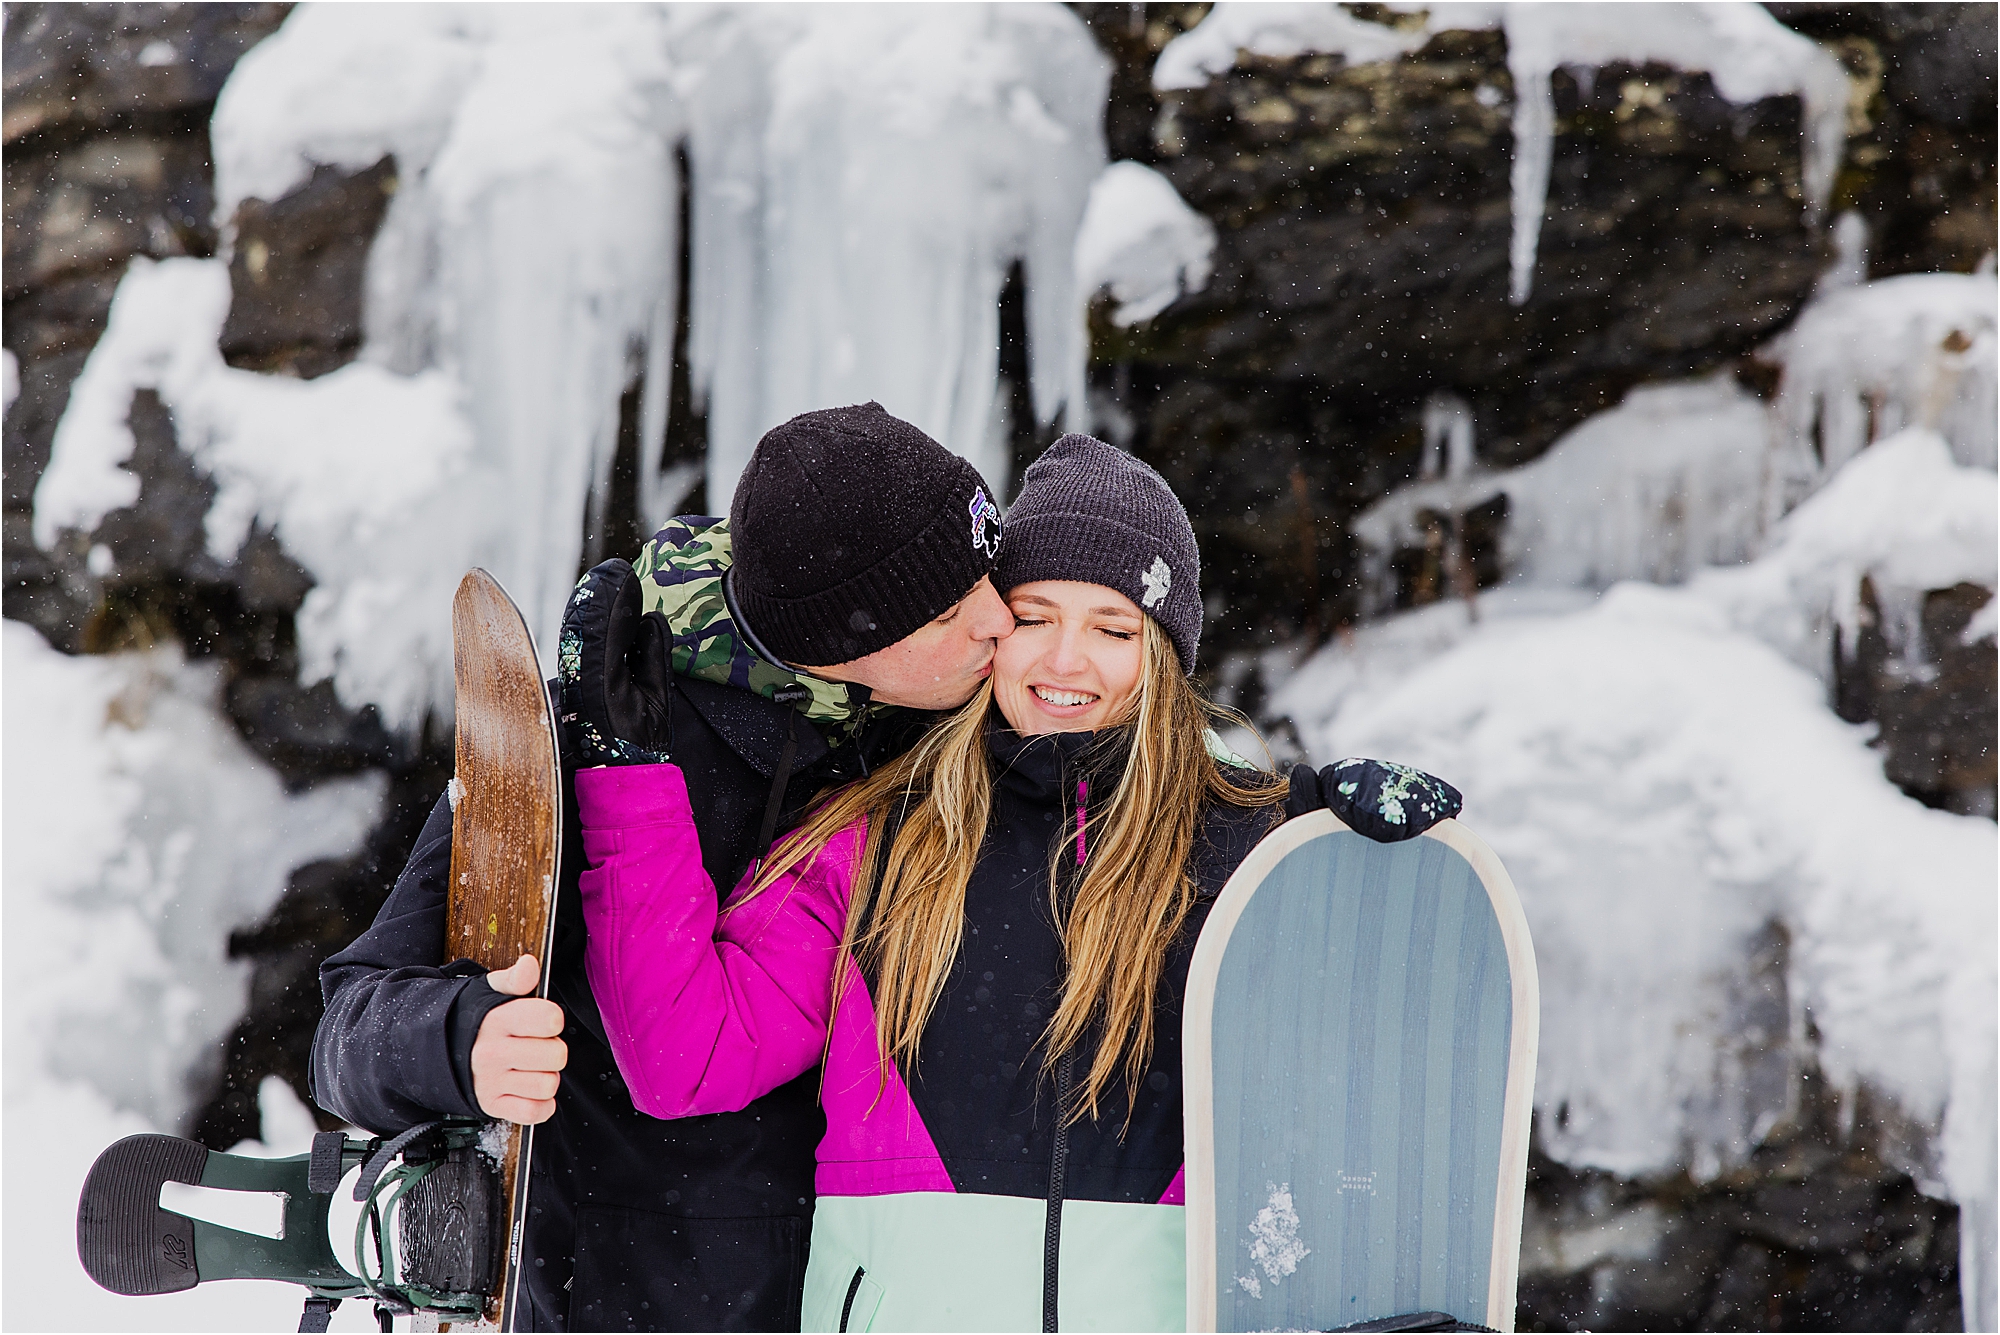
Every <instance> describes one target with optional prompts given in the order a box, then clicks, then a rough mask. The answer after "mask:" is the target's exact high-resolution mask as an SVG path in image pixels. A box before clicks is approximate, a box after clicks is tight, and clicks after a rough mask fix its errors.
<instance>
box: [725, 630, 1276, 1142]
mask: <svg viewBox="0 0 2000 1335" xmlns="http://www.w3.org/2000/svg"><path fill="white" fill-rule="evenodd" d="M1143 624H1144V638H1145V646H1144V657H1145V670H1144V672H1143V673H1142V674H1141V677H1140V683H1139V689H1138V691H1137V692H1136V693H1135V696H1134V699H1133V702H1132V704H1131V706H1130V708H1129V709H1128V711H1127V715H1126V717H1125V719H1124V720H1122V721H1121V722H1120V723H1119V724H1118V725H1115V726H1117V727H1119V728H1120V729H1121V730H1123V731H1125V732H1126V733H1127V734H1128V736H1127V739H1126V740H1127V741H1128V742H1129V750H1128V754H1127V759H1126V763H1125V771H1124V774H1123V776H1122V777H1121V778H1120V779H1119V782H1118V786H1117V789H1116V791H1115V792H1114V793H1113V794H1112V795H1111V800H1110V801H1109V802H1108V803H1105V804H1103V805H1102V806H1099V807H1096V808H1095V809H1094V810H1093V811H1092V813H1091V814H1090V816H1089V819H1088V823H1087V824H1086V826H1085V827H1084V831H1083V833H1084V846H1085V847H1087V848H1088V850H1089V851H1088V855H1087V857H1086V858H1085V862H1084V875H1083V879H1082V882H1081V884H1079V885H1077V886H1076V892H1075V894H1074V896H1073V897H1072V898H1071V900H1070V903H1069V904H1068V905H1067V906H1065V905H1064V904H1063V903H1062V902H1061V897H1060V896H1059V894H1058V890H1057V887H1058V886H1060V885H1062V884H1063V883H1064V880H1065V878H1066V875H1067V873H1065V872H1064V871H1063V870H1062V867H1063V866H1064V863H1065V858H1066V857H1067V856H1068V850H1069V849H1070V848H1071V844H1070V842H1069V839H1068V837H1067V834H1066V833H1065V837H1064V838H1062V839H1059V840H1057V841H1056V844H1055V847H1054V848H1053V849H1052V850H1051V853H1050V861H1049V872H1050V875H1049V893H1050V901H1051V908H1052V910H1053V912H1054V914H1055V920H1056V922H1057V923H1058V924H1059V925H1060V928H1061V931H1062V935H1063V955H1064V960H1065V964H1066V966H1067V967H1066V969H1065V978H1064V983H1063V992H1062V1000H1061V1002H1060V1003H1059V1004H1058V1005H1057V1007H1056V1011H1055V1014H1054V1015H1053V1016H1052V1017H1051V1018H1050V1020H1049V1024H1048V1028H1047V1030H1046V1032H1045V1033H1044V1036H1043V1043H1042V1048H1043V1062H1044V1067H1045V1068H1046V1067H1048V1066H1049V1065H1052V1064H1053V1063H1054V1062H1055V1061H1056V1060H1058V1059H1059V1058H1061V1057H1062V1056H1063V1055H1065V1054H1066V1053H1069V1052H1071V1051H1072V1050H1075V1049H1077V1048H1078V1047H1079V1046H1080V1045H1081V1044H1082V1043H1083V1042H1084V1040H1085V1038H1086V1037H1087V1036H1088V1035H1089V1034H1090V1033H1091V1031H1092V1030H1093V1029H1096V1030H1097V1031H1098V1032H1099V1033H1100V1034H1101V1038H1100V1040H1099V1041H1098V1043H1097V1045H1096V1051H1095V1053H1094V1054H1093V1055H1092V1056H1091V1058H1090V1071H1089V1075H1088V1077H1087V1078H1086V1079H1085V1080H1084V1082H1083V1084H1082V1085H1081V1087H1080V1088H1079V1090H1078V1093H1077V1098H1076V1101H1075V1103H1074V1104H1073V1106H1072V1107H1071V1108H1068V1109H1065V1110H1064V1112H1065V1114H1066V1115H1068V1116H1070V1117H1072V1118H1079V1117H1083V1116H1086V1115H1087V1116H1091V1117H1095V1116H1096V1115H1097V1112H1098V1107H1099V1104H1100V1102H1101V1100H1102V1099H1103V1098H1104V1097H1105V1092H1106V1090H1107V1089H1108V1088H1109V1087H1110V1085H1111V1083H1112V1081H1113V1080H1114V1079H1116V1078H1117V1076H1118V1074H1119V1070H1120V1067H1121V1066H1122V1067H1123V1072H1124V1084H1125V1095H1126V1101H1127V1106H1128V1107H1129V1106H1130V1105H1131V1104H1132V1102H1133V1101H1134V1100H1136V1098H1137V1095H1138V1088H1139V1082H1140V1081H1141V1080H1143V1079H1144V1078H1145V1074H1146V1068H1147V1065H1148V1063H1149V1062H1150V1060H1151V1058H1152V1052H1153V998H1154V994H1155V992H1157V991H1158V989H1159V984H1160V974H1161V971H1162V969H1163V968H1164V967H1165V965H1166V960H1167V953H1168V947H1169V946H1170V945H1171V944H1172V942H1173V940H1174V937H1175V936H1176V935H1177V934H1178V933H1179V932H1180V930H1181V928H1182V926H1183V925H1184V924H1185V923H1186V921H1187V916H1188V910H1189V909H1190V908H1192V907H1193V905H1194V900H1195V886H1194V881H1193V879H1192V878H1191V877H1190V876H1189V874H1188V860H1189V856H1190V854H1191V853H1192V852H1193V850H1194V841H1195V835H1196V832H1197V830H1198V828H1199V825H1200V821H1201V812H1202V808H1203V807H1204V806H1206V805H1207V804H1208V803H1210V802H1223V803H1227V804H1229V805H1232V806H1238V807H1268V806H1274V805H1275V804H1277V803H1278V802H1281V801H1282V800H1283V799H1284V795H1285V791H1286V789H1285V784H1284V782H1283V781H1282V780H1280V779H1275V778H1273V777H1272V776H1270V775H1268V774H1264V773H1262V772H1257V771H1246V770H1242V769H1238V768H1236V767H1234V766H1226V765H1223V764H1221V763H1220V762H1218V761H1217V760H1216V759H1215V757H1214V756H1212V755H1211V754H1210V753H1209V750H1208V746H1207V741H1206V736H1205V734H1206V731H1207V729H1208V726H1209V724H1210V722H1211V721H1214V722H1224V721H1228V722H1240V721H1241V720H1240V716H1238V715H1234V714H1232V713H1230V712H1229V711H1227V710H1223V709H1220V708H1218V707H1216V706H1215V705H1212V704H1210V703H1209V702H1208V701H1206V700H1204V699H1202V698H1201V696H1199V695H1198V694H1196V692H1195V690H1194V687H1193V685H1192V684H1191V683H1190V682H1189V681H1188V679H1187V677H1186V675H1185V674H1184V672H1183V671H1182V668H1181V664H1180V659H1179V657H1178V656H1177V655H1176V653H1175V652H1174V647H1173V643H1172V641H1171V640H1169V639H1168V638H1167V636H1166V633H1165V632H1164V631H1162V630H1161V629H1160V628H1159V625H1158V624H1157V623H1156V622H1155V621H1154V620H1153V619H1152V618H1151V617H1146V618H1144V621H1143ZM992 702H993V683H992V681H991V679H989V680H988V681H987V682H986V684H985V685H983V686H982V687H981V688H980V690H979V693H978V694H977V695H975V696H974V697H973V698H972V699H971V700H970V701H969V702H967V704H966V705H965V706H964V707H963V708H962V709H960V710H959V711H958V713H956V714H954V715H953V716H952V717H950V718H948V719H946V720H944V721H943V722H941V723H940V724H938V725H937V726H936V727H934V728H932V729H931V730H930V731H929V732H928V733H926V734H925V735H924V737H923V739H922V740H921V741H919V742H918V743H917V744H916V746H914V747H913V748H911V749H910V750H909V751H908V752H906V753H905V754H904V755H903V756H902V757H901V758H899V759H898V760H896V761H895V762H894V763H892V764H890V765H886V766H884V767H883V768H881V769H879V770H877V771H875V773H874V774H873V775H871V776H870V777H868V778H866V779H862V780H860V781H859V782H857V783H853V784H850V785H848V786H847V787H845V788H841V789H838V790H836V791H835V792H833V793H832V794H830V795H829V796H828V797H827V798H826V799H825V800H824V801H823V802H822V803H821V805H820V806H819V807H818V808H817V809H815V810H814V812H813V813H812V815H811V816H810V817H809V818H808V819H807V821H806V823H805V824H804V825H803V826H801V827H800V828H799V829H797V830H795V831H794V832H792V833H791V834H790V835H788V836H787V837H786V838H785V839H783V840H782V841H781V842H780V843H779V844H778V846H777V847H776V848H775V849H773V850H772V852H771V855H770V857H769V858H767V859H766V860H765V863H764V865H763V866H762V867H761V868H759V870H758V873H757V876H756V878H755V880H753V881H752V883H751V886H750V889H749V891H748V892H747V893H746V894H745V895H744V896H743V897H742V899H739V900H738V901H737V903H739V904H740V903H742V902H744V901H745V900H747V899H749V898H750V897H752V896H754V895H757V894H760V893H761V892H762V891H763V890H765V889H766V888H767V887H769V886H770V885H771V884H772V883H773V882H775V881H776V880H777V879H778V878H779V877H781V876H783V875H784V874H785V873H786V872H787V871H790V870H791V869H793V868H794V867H797V866H799V865H800V864H802V863H809V862H810V860H811V859H812V858H813V857H814V856H816V855H817V853H818V851H819V850H820V849H821V848H824V847H825V846H826V843H827V841H828V840H830V839H831V838H833V836H834V835H836V834H837V833H839V832H840V831H841V830H844V829H846V828H847V827H848V826H849V825H851V824H853V823H854V822H855V821H856V820H859V819H864V818H865V819H866V821H867V839H866V843H865V846H864V849H863V852H862V856H861V862H860V865H859V868H858V870H857V873H856V877H855V884H854V891H853V894H852V896H851V898H850V899H849V901H848V908H847V926H846V931H845V933H844V934H843V939H842V942H841V952H840V961H839V964H838V966H837V968H836V970H835V975H834V995H835V997H836V998H838V997H839V995H840V993H841V989H842V988H843V986H844V985H845V980H846V971H847V970H848V969H850V968H852V967H854V965H855V963H856V962H857V961H859V962H862V963H865V964H866V965H867V966H868V969H869V971H870V972H871V973H872V974H873V976H874V978H875V987H874V1002H875V1017H876V1018H875V1024H876V1038H877V1040H878V1043H879V1046H880V1049H881V1052H882V1058H883V1061H884V1062H885V1063H887V1062H889V1061H894V1062H895V1063H896V1064H897V1066H898V1067H899V1068H900V1069H902V1070H903V1071H905V1072H908V1071H909V1070H910V1069H911V1068H913V1067H914V1065H915V1063H916V1059H917V1049H918V1044H919V1043H920V1042H921V1040H922V1038H923V1031H924V1024H925V1022H926V1021H927V1020H929V1018H930V1014H931V1011H932V1009H933V1008H934V1007H935V1006H936V1005H937V1000H938V997H939V995H940V994H941V993H942V992H943V991H944V985H945V979H946V978H947V976H948V975H949V974H950V973H951V967H952V964H953V962H954V961H955V960H956V959H957V958H958V951H959V945H960V942H961V940H962V938H963V935H964V929H965V892H966V886H967V884H968V883H969V882H970V880H971V878H972V869H973V864H974V863H975V862H977V861H978V858H979V848H980V844H981V843H982V842H983V840H984V838H985V834H986V822H987V817H988V814H989V812H990V810H991V807H992V795H993V784H994V781H995V777H996V776H995V775H994V773H993V768H992V764H991V761H990V759H989V757H988V754H987V748H986V727H987V715H988V712H989V710H990V709H991V707H992ZM898 820H899V821H900V824H896V822H897V821H898ZM892 825H894V826H895V838H894V841H893V844H892V846H891V847H890V848H889V849H888V850H887V854H886V856H885V855H884V851H883V848H882V834H883V831H884V830H885V829H888V828H891V827H892ZM885 1074H886V1071H885Z"/></svg>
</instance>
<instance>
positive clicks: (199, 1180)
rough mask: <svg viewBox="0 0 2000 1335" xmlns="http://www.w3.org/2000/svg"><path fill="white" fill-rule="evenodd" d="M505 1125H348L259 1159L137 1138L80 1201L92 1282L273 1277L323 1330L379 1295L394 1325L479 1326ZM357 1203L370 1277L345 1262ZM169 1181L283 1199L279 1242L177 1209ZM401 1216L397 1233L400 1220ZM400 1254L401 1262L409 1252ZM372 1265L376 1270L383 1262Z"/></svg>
mask: <svg viewBox="0 0 2000 1335" xmlns="http://www.w3.org/2000/svg"><path fill="white" fill-rule="evenodd" d="M496 1125H497V1124H492V1123H486V1122H480V1121H474V1120H471V1119H467V1118H444V1119H441V1120H439V1121H434V1122H426V1123H424V1124H422V1125H420V1126H415V1127H412V1128H410V1129H409V1130H408V1131H405V1132H403V1133H402V1134H400V1135H397V1136H395V1137H392V1138H390V1139H388V1140H383V1139H380V1138H375V1139H370V1140H355V1139H351V1138H349V1137H347V1136H345V1135H342V1134H341V1133H340V1132H338V1131H326V1132H322V1133H320V1134H319V1135H317V1136H315V1137H313V1148H312V1152H311V1153H310V1154H299V1155H293V1156H291V1157H290V1158H284V1159H248V1158H243V1157H240V1156H238V1155H234V1154H222V1153H219V1152H217V1151H214V1150H210V1149H208V1148H206V1147H205V1146H202V1145H198V1144H196V1143H195V1142H193V1141H191V1140H182V1139H181V1138H179V1137H177V1136H162V1135H140V1136H127V1137H126V1138H125V1139H123V1140H121V1141H118V1142H117V1143H116V1144H114V1145H112V1146H111V1147H110V1148H108V1149H106V1150H105V1151H104V1152H103V1153H102V1154H100V1155H98V1156H97V1162H96V1163H94V1164H92V1165H91V1169H90V1173H89V1174H88V1176H86V1177H85V1178H84V1183H83V1195H82V1197H81V1199H80V1200H79V1201H78V1203H77V1212H76V1245H77V1253H78V1255H79V1257H80V1258H81V1259H82V1261H83V1268H84V1271H85V1273H87V1274H88V1275H89V1276H90V1277H91V1279H93V1280H95V1281H96V1282H97V1283H98V1284H99V1285H100V1286H101V1287H103V1288H106V1289H109V1290H110V1291H111V1292H113V1293H121V1294H126V1295H128V1296H142V1295H150V1294H156V1293H177V1292H179V1291H181V1290H183V1289H191V1288H193V1287H194V1286H195V1285H197V1284H201V1283H206V1282H208V1281H211V1280H219V1279H274V1280H279V1281H282V1282H284V1283H288V1284H299V1285H303V1286H304V1287H305V1288H306V1289H308V1290H310V1295H311V1296H309V1297H308V1298H307V1299H306V1305H305V1313H304V1315H303V1316H302V1318H301V1319H300V1322H299V1329H300V1330H302V1331H323V1330H325V1329H327V1323H328V1321H329V1320H330V1318H331V1317H332V1315H333V1312H334V1310H335V1309H336V1308H338V1307H339V1306H340V1304H341V1303H342V1302H343V1301H344V1300H347V1299H350V1298H351V1299H370V1300H372V1301H373V1302H374V1304H375V1313H376V1317H377V1319H378V1320H379V1322H380V1323H381V1328H382V1329H383V1330H388V1329H389V1328H390V1327H389V1323H390V1321H391V1319H392V1318H393V1317H395V1316H399V1315H410V1314H414V1313H425V1314H428V1315H430V1316H432V1317H435V1318H437V1319H439V1320H444V1321H479V1320H481V1319H482V1318H483V1317H484V1315H485V1312H486V1308H487V1306H488V1303H489V1301H490V1299H491V1298H492V1296H493V1292H492V1290H493V1277H494V1276H495V1275H497V1274H499V1273H500V1267H499V1258H500V1254H501V1251H502V1249H503V1248H504V1247H505V1240H506V1204H505V1201H504V1199H503V1197H502V1193H501V1189H500V1169H499V1165H498V1163H497V1162H496V1148H495V1146H497V1145H498V1144H501V1143H503V1142H502V1140H501V1138H498V1137H492V1138H491V1143H489V1136H490V1132H489V1128H491V1127H494V1126H496ZM356 1165H359V1166H360V1169H361V1172H360V1175H359V1177H358V1179H357V1180H356V1182H355V1185H354V1199H355V1200H357V1201H359V1202H361V1203H362V1210H361V1213H360V1217H359V1218H358V1219H357V1220H356V1223H355V1237H354V1255H355V1259H356V1263H357V1265H358V1267H359V1269H360V1271H361V1273H360V1274H354V1273H352V1272H350V1271H349V1270H348V1269H347V1268H346V1267H345V1266H343V1265H342V1264H341V1263H340V1261H339V1260H338V1259H337V1258H336V1257H335V1255H334V1251H333V1243H332V1237H331V1233H330V1231H329V1223H328V1212H329V1207H330V1206H331V1205H332V1203H333V1194H334V1192H336V1191H337V1190H339V1187H340V1182H341V1179H342V1178H344V1177H345V1176H346V1175H347V1173H348V1171H349V1170H350V1169H352V1168H354V1167H355V1166H356ZM168 1182H183V1183H187V1184H189V1185H191V1186H201V1187H214V1188H220V1189H222V1190H225V1191H252V1192H273V1193H277V1194H279V1195H281V1196H283V1197H284V1215H283V1223H282V1224H281V1225H280V1228H279V1234H280V1236H278V1237H276V1238H269V1237H265V1236H263V1235H261V1234H256V1233H245V1232H242V1231H240V1230H237V1229H233V1228H228V1227H225V1226H223V1225H221V1224H215V1223H210V1222H209V1221H207V1220H203V1219H193V1218H189V1217H188V1216H186V1215H183V1214H179V1213H177V1212H176V1211H173V1210H169V1209H167V1208H166V1207H164V1206H162V1205H161V1204H160V1203H159V1202H160V1189H161V1188H162V1187H163V1186H164V1185H165V1184H166V1183H168ZM392 1212H393V1213H394V1214H395V1215H396V1227H395V1229H394V1233H393V1237H392V1234H391V1231H390V1229H389V1228H388V1221H389V1216H390V1215H391V1213H392ZM399 1246H400V1250H401V1258H400V1261H399V1260H398V1247H399ZM371 1262H372V1264H371Z"/></svg>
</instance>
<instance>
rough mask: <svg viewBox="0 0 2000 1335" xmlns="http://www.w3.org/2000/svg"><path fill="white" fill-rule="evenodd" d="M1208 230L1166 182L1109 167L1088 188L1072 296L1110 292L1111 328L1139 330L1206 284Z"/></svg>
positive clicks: (1211, 236)
mask: <svg viewBox="0 0 2000 1335" xmlns="http://www.w3.org/2000/svg"><path fill="white" fill-rule="evenodd" d="M1214 252H1215V226H1214V224H1212V223H1210V222H1209V220H1208V219H1206V218H1204V217H1202V216H1201V215H1200V214H1199V213H1196V212H1195V211H1194V210H1193V209H1191V208H1189V207H1188V206H1187V203H1186V201H1185V200H1183V199H1182V198H1181V197H1180V194H1179V193H1178V192H1177V191H1175V189H1174V187H1173V185H1172V183H1171V182H1169V181H1168V180H1167V178H1166V177H1164V176H1162V175H1160V174H1159V173H1158V172H1156V171H1154V170H1153V169H1152V168H1151V167H1148V166H1145V165H1144V164H1142V163H1137V162H1114V163H1112V164H1111V165H1110V166H1109V167H1106V168H1105V169H1104V172H1103V174H1102V175H1100V176H1099V177H1098V178H1097V182H1096V184H1094V185H1092V186H1091V187H1090V204H1089V207H1087V208H1086V209H1085V210H1084V214H1083V225H1082V226H1081V227H1080V228H1079V229H1078V230H1077V234H1076V282H1077V290H1078V291H1079V292H1081V293H1083V294H1084V296H1085V297H1091V296H1095V295H1096V294H1097V293H1098V292H1101V291H1104V290H1106V289H1109V291H1110V293H1111V297H1112V299H1113V300H1114V301H1116V302H1117V303H1118V307H1117V309H1116V310H1114V311H1113V312H1112V313H1111V321H1112V323H1113V324H1117V325H1135V324H1143V323H1145V322H1146V321H1147V320H1150V319H1152V318H1153V317H1154V316H1155V315H1158V314H1159V313H1160V312H1161V311H1163V310H1165V309H1166V308H1167V307H1168V306H1170V305H1172V304H1173V303H1174V302H1175V301H1176V300H1178V299H1179V298H1180V297H1182V296H1185V295H1187V294H1188V293H1192V292H1199V291H1201V290H1202V289H1203V288H1204V287H1206V286H1208V278H1209V274H1210V273H1211V272H1212V270H1213V268H1214V261H1213V255H1214Z"/></svg>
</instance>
